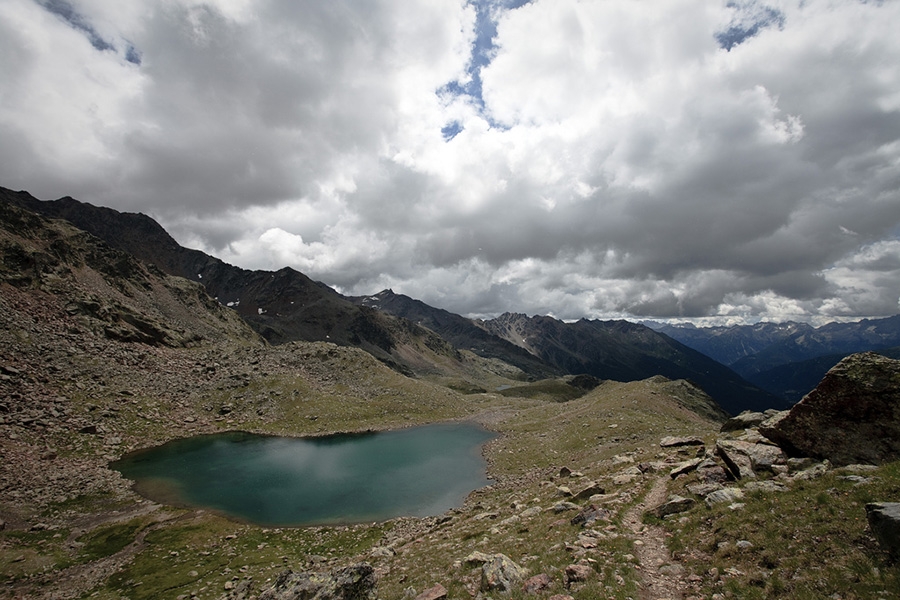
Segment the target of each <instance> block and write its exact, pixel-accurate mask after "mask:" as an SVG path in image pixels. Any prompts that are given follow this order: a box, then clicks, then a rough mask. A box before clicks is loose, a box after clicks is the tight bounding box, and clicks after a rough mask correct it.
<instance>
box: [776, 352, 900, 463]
mask: <svg viewBox="0 0 900 600" xmlns="http://www.w3.org/2000/svg"><path fill="white" fill-rule="evenodd" d="M759 432H760V433H761V434H763V435H764V436H766V437H767V438H769V439H770V440H772V441H773V442H775V443H776V444H778V445H779V446H780V447H781V448H782V449H783V450H784V451H785V453H787V454H788V455H789V456H811V457H815V458H819V459H828V460H830V461H831V462H832V463H834V464H835V465H839V466H840V465H849V464H854V463H869V464H882V463H885V462H890V461H894V460H897V459H900V360H893V359H890V358H885V357H883V356H880V355H878V354H875V353H873V352H864V353H862V354H854V355H851V356H848V357H847V358H845V359H844V360H842V361H841V362H840V363H838V364H837V365H836V366H835V367H833V368H832V369H831V370H830V371H828V373H827V374H826V375H825V378H824V379H822V381H821V383H819V385H818V386H817V387H816V389H814V390H813V391H811V392H810V393H809V394H807V395H806V396H805V397H804V398H803V399H802V400H801V401H800V402H798V403H797V404H796V405H794V407H793V408H792V409H791V410H790V411H788V412H786V413H781V414H779V415H778V416H776V417H773V418H772V419H769V420H768V421H766V422H764V423H762V424H761V425H760V426H759Z"/></svg>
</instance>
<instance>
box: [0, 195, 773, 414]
mask: <svg viewBox="0 0 900 600" xmlns="http://www.w3.org/2000/svg"><path fill="white" fill-rule="evenodd" d="M0 200H5V201H7V202H9V203H12V204H16V205H18V206H20V207H24V208H27V209H29V210H32V211H35V212H37V213H40V214H43V215H46V216H50V217H54V218H61V219H65V220H67V221H69V222H70V223H72V224H73V225H75V226H76V227H78V228H80V229H82V230H84V231H86V232H88V233H90V234H92V235H94V236H97V237H98V238H100V239H102V240H103V241H105V242H106V243H107V244H109V245H110V246H111V247H113V248H116V249H119V250H122V251H125V252H127V253H129V254H131V255H132V256H134V257H135V258H137V259H138V260H140V261H142V262H144V263H146V264H148V265H153V266H155V267H156V268H158V269H159V270H160V271H162V272H164V273H166V274H168V275H175V276H179V277H183V278H185V279H188V280H191V281H194V282H197V283H200V284H202V285H203V286H204V287H205V288H206V291H207V292H208V293H209V295H210V296H212V297H214V298H215V299H217V300H218V301H219V302H220V303H221V304H222V305H224V306H227V307H230V308H232V309H234V310H235V311H236V312H237V314H239V315H240V316H241V317H243V319H244V320H246V322H247V323H248V324H249V325H250V326H251V327H252V328H253V329H255V330H256V331H257V332H259V333H260V334H261V335H262V336H264V337H265V338H266V339H267V340H268V341H269V342H271V343H274V344H279V343H284V342H289V341H292V340H302V341H331V342H334V343H336V344H341V345H347V346H355V347H358V348H361V349H363V350H366V351H367V352H369V353H370V354H372V355H374V356H375V357H377V358H379V359H380V360H382V361H383V362H385V363H386V364H389V365H391V366H392V367H394V368H395V369H397V370H399V371H401V372H404V373H407V374H427V373H437V374H443V375H451V374H452V375H453V376H459V377H462V378H464V379H465V378H467V377H468V375H470V374H471V373H472V370H473V369H479V368H483V367H484V365H483V364H482V365H479V364H478V363H477V361H474V362H473V360H472V359H470V358H467V356H468V357H472V356H477V357H481V359H487V360H494V361H501V363H500V364H506V365H509V367H508V370H504V372H506V373H507V375H509V373H516V372H517V373H519V375H517V376H519V377H522V378H528V379H542V378H548V377H558V376H560V375H578V374H589V375H592V376H594V377H597V378H600V379H613V380H619V381H632V380H639V379H645V378H648V377H652V376H655V375H664V376H666V377H669V378H671V379H689V380H691V381H693V382H694V383H696V384H697V385H699V386H700V387H702V388H703V389H704V390H705V391H706V392H707V393H709V394H710V395H712V396H713V397H714V398H715V399H716V400H717V401H718V402H719V403H720V404H721V405H722V407H723V408H724V409H725V410H727V411H728V412H731V413H736V412H740V411H741V410H743V409H763V408H768V407H772V406H779V405H780V402H779V401H778V399H777V398H775V397H773V396H771V395H770V394H768V393H766V392H764V391H762V390H760V389H758V388H756V387H755V386H753V385H752V384H750V383H748V382H747V381H744V380H742V379H741V378H740V377H739V376H738V375H736V374H735V373H734V372H733V371H731V370H730V369H728V368H727V367H725V366H723V365H722V364H720V363H718V362H716V361H714V360H712V359H710V358H709V357H708V356H706V355H704V354H702V353H700V352H697V351H696V350H693V349H691V348H689V347H687V346H686V345H684V344H681V343H679V342H677V341H675V340H673V339H671V338H669V337H667V336H665V335H662V334H660V333H658V332H655V331H653V330H651V329H650V328H648V327H645V326H643V325H638V324H634V323H628V322H625V321H614V322H605V321H589V320H582V321H579V322H577V323H564V322H562V321H558V320H556V319H553V318H550V317H526V316H525V315H514V314H505V315H502V316H501V317H498V318H497V319H494V320H490V321H474V320H470V319H466V318H464V317H462V316H460V315H454V314H452V313H449V312H448V311H444V310H441V309H436V308H433V307H430V306H428V305H426V304H424V303H422V302H420V301H417V300H414V299H412V298H408V297H405V296H401V295H397V294H393V293H392V292H390V291H385V292H382V293H380V294H377V295H375V296H367V297H362V298H353V299H351V298H345V297H344V296H342V295H340V294H338V293H337V292H336V291H334V290H333V289H331V288H329V287H328V286H327V285H325V284H322V283H319V282H315V281H312V280H311V279H309V278H308V277H306V276H305V275H303V274H302V273H299V272H297V271H295V270H293V269H290V268H284V269H281V270H279V271H276V272H271V271H249V270H246V269H241V268H238V267H234V266H232V265H229V264H227V263H225V262H223V261H221V260H219V259H217V258H215V257H212V256H209V255H207V254H205V253H203V252H200V251H197V250H191V249H187V248H183V247H182V246H180V245H179V244H178V243H177V242H176V241H175V240H174V239H173V238H172V237H171V236H170V235H169V234H168V233H167V232H166V231H165V230H164V229H163V228H162V227H161V226H160V225H159V224H158V223H156V222H155V221H154V220H153V219H151V218H150V217H147V216H145V215H142V214H133V213H120V212H118V211H116V210H113V209H109V208H102V207H96V206H93V205H90V204H87V203H83V202H79V201H78V200H75V199H72V198H68V197H67V198H62V199H60V200H55V201H41V200H37V199H36V198H34V197H32V196H30V195H29V194H27V193H25V192H13V191H10V190H5V189H2V188H0ZM465 353H469V354H465ZM472 379H473V378H469V380H472ZM474 379H477V377H475V378H474ZM477 387H478V386H477V385H475V386H473V387H472V389H477Z"/></svg>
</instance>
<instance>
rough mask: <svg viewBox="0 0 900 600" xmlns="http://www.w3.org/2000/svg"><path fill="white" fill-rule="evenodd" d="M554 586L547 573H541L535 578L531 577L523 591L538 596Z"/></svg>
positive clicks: (524, 585) (523, 586)
mask: <svg viewBox="0 0 900 600" xmlns="http://www.w3.org/2000/svg"><path fill="white" fill-rule="evenodd" d="M552 584H553V580H552V579H550V576H549V575H547V574H546V573H540V574H539V575H535V576H534V577H529V578H528V579H526V580H525V583H524V584H523V585H522V589H523V590H525V593H526V594H538V593H540V592H543V591H544V590H546V589H547V588H549V587H550V586H551V585H552Z"/></svg>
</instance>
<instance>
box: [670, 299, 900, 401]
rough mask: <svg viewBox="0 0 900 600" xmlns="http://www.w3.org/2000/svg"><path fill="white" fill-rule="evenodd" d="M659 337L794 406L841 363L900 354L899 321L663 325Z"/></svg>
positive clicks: (896, 318)
mask: <svg viewBox="0 0 900 600" xmlns="http://www.w3.org/2000/svg"><path fill="white" fill-rule="evenodd" d="M657 331H660V332H662V333H665V334H666V335H668V336H670V337H672V338H674V339H676V340H678V341H680V342H681V343H683V344H685V345H687V346H690V347H691V348H694V349H696V350H698V351H700V352H703V353H704V354H706V355H707V356H710V357H711V358H714V359H716V360H717V361H719V362H721V363H723V364H725V365H728V366H730V367H731V368H732V369H734V370H735V371H736V372H737V373H738V374H740V375H741V376H742V377H744V378H745V379H747V380H748V381H750V382H752V383H754V384H756V385H758V386H759V387H761V388H763V389H765V390H768V391H769V392H771V393H773V394H775V395H777V396H779V397H781V398H784V399H786V400H788V401H789V402H791V403H793V402H796V401H797V400H799V399H800V398H802V397H803V396H804V395H805V394H806V393H807V392H809V391H810V390H812V389H813V388H814V387H815V386H816V384H817V383H818V382H819V381H820V380H821V379H822V377H824V375H825V373H826V372H827V371H828V370H829V369H830V368H831V367H833V366H834V365H836V364H837V363H838V362H840V361H841V359H843V358H844V357H846V356H848V355H850V354H853V353H856V352H863V351H867V350H872V351H876V352H881V353H882V354H885V355H886V356H891V357H896V356H897V355H898V354H900V315H895V316H893V317H887V318H884V319H863V320H862V321H859V322H857V323H837V322H834V323H829V324H827V325H823V326H822V327H818V328H816V327H813V326H811V325H808V324H805V323H790V322H788V323H758V324H756V325H735V326H731V327H704V328H700V327H694V326H692V325H687V326H685V325H665V326H662V327H659V328H657Z"/></svg>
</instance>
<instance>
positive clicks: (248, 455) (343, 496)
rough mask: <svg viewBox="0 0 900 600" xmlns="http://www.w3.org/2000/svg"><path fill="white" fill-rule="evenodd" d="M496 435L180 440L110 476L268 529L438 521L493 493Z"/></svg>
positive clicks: (449, 429) (453, 430) (449, 430)
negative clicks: (476, 495) (490, 449)
mask: <svg viewBox="0 0 900 600" xmlns="http://www.w3.org/2000/svg"><path fill="white" fill-rule="evenodd" d="M493 437H495V436H494V434H492V433H490V432H488V431H486V430H484V429H482V428H480V427H476V426H474V425H468V424H438V425H426V426H422V427H414V428H410V429H402V430H397V431H386V432H377V433H365V434H342V435H334V436H328V437H321V438H284V437H270V436H261V435H254V434H249V433H241V432H231V433H223V434H216V435H207V436H198V437H193V438H187V439H182V440H176V441H173V442H170V443H168V444H165V445H163V446H158V447H156V448H151V449H148V450H142V451H139V452H135V453H133V454H130V455H128V456H126V457H124V458H123V459H122V460H120V461H117V462H115V463H112V464H111V465H110V466H111V467H112V468H113V469H116V470H117V471H120V472H121V473H122V474H123V475H124V476H125V477H127V478H128V479H131V480H133V481H135V489H136V490H137V491H138V492H139V493H141V494H142V495H144V496H146V497H148V498H150V499H151V500H155V501H157V502H162V503H166V504H176V505H188V506H196V507H202V508H207V509H211V510H215V511H218V512H222V513H224V514H226V515H230V516H232V517H235V518H238V519H241V520H245V521H250V522H252V523H257V524H259V525H266V526H280V527H287V526H300V525H315V524H337V523H359V522H367V521H381V520H385V519H390V518H393V517H399V516H415V517H423V516H430V515H439V514H442V513H444V512H446V511H447V510H448V509H450V508H453V507H455V506H460V505H461V504H462V502H463V500H464V499H465V497H466V495H468V494H469V493H470V492H471V491H472V490H475V489H477V488H479V487H483V486H485V485H487V484H488V480H487V478H486V474H485V472H486V463H485V460H484V458H483V457H482V455H481V448H482V445H483V444H484V443H485V442H487V441H488V440H490V439H492V438H493Z"/></svg>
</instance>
